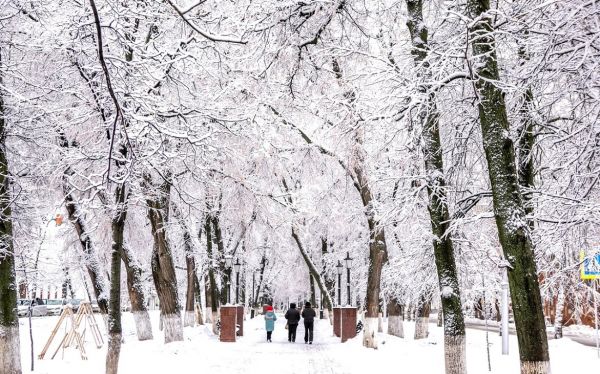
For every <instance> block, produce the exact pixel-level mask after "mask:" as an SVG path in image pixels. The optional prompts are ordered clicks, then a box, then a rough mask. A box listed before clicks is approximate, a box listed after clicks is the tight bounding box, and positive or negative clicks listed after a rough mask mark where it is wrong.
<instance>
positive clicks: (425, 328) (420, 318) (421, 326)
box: [415, 295, 431, 340]
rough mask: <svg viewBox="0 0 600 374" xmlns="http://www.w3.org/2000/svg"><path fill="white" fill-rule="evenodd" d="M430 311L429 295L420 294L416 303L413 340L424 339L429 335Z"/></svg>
mask: <svg viewBox="0 0 600 374" xmlns="http://www.w3.org/2000/svg"><path fill="white" fill-rule="evenodd" d="M430 312H431V296H429V295H427V296H421V300H420V301H419V303H418V304H417V315H416V319H415V340H417V339H425V338H427V337H428V336H429V313H430Z"/></svg>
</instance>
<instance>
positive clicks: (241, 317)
mask: <svg viewBox="0 0 600 374" xmlns="http://www.w3.org/2000/svg"><path fill="white" fill-rule="evenodd" d="M237 324H238V326H239V330H238V336H244V306H243V305H238V307H237Z"/></svg>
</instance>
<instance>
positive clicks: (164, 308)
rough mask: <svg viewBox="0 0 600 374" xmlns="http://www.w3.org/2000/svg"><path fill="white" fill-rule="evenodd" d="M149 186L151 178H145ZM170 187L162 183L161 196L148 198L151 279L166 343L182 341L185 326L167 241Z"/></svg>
mask: <svg viewBox="0 0 600 374" xmlns="http://www.w3.org/2000/svg"><path fill="white" fill-rule="evenodd" d="M145 178H146V181H147V182H148V185H150V186H151V185H152V183H150V181H151V177H150V176H148V175H146V176H145ZM170 192H171V187H170V184H169V183H168V182H165V181H163V182H162V183H161V185H160V187H159V188H158V195H157V196H155V197H152V198H147V199H146V204H147V205H148V217H149V219H150V224H151V226H152V236H153V238H154V248H153V250H152V277H153V279H154V287H155V288H156V292H157V294H158V298H159V300H160V311H161V317H162V320H163V325H164V327H165V343H170V342H173V341H181V340H183V326H182V323H181V314H180V308H179V305H180V304H179V296H178V294H177V278H176V276H175V266H174V265H173V256H172V255H171V248H170V247H169V242H168V240H167V232H166V227H167V222H168V220H169V203H170V200H171V199H170Z"/></svg>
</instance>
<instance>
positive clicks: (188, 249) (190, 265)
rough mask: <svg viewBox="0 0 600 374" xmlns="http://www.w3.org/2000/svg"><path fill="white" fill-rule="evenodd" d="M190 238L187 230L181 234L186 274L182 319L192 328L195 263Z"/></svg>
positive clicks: (185, 324)
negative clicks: (183, 314)
mask: <svg viewBox="0 0 600 374" xmlns="http://www.w3.org/2000/svg"><path fill="white" fill-rule="evenodd" d="M191 240H192V238H191V236H190V233H189V232H188V231H187V230H184V232H183V242H184V246H185V266H186V274H187V291H186V298H185V316H184V319H183V325H184V326H192V327H193V326H194V321H195V315H194V306H195V300H194V298H195V296H196V282H195V280H196V261H195V259H194V252H193V251H192V242H191Z"/></svg>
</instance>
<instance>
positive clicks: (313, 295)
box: [308, 274, 318, 308]
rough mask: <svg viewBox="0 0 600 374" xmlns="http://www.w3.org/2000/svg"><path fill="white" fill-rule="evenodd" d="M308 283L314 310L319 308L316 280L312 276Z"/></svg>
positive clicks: (309, 276)
mask: <svg viewBox="0 0 600 374" xmlns="http://www.w3.org/2000/svg"><path fill="white" fill-rule="evenodd" d="M308 281H309V283H310V304H311V305H312V307H313V308H317V307H318V306H317V296H316V293H315V278H314V277H313V276H312V275H310V274H309V275H308Z"/></svg>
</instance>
